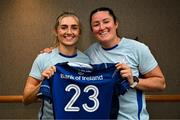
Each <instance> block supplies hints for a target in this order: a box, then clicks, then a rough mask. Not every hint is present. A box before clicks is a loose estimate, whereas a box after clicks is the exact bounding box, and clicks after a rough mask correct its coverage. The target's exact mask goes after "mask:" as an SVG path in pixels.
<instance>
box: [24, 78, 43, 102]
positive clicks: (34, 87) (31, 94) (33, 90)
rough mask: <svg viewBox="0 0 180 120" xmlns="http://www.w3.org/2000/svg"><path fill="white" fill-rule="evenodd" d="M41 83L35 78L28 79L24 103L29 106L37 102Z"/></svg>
mask: <svg viewBox="0 0 180 120" xmlns="http://www.w3.org/2000/svg"><path fill="white" fill-rule="evenodd" d="M40 85H41V82H40V81H39V80H37V79H35V78H33V77H30V76H29V77H28V79H27V81H26V85H25V88H24V92H23V103H24V104H25V105H28V104H30V103H33V102H35V101H37V99H38V98H37V93H38V91H39V88H40Z"/></svg>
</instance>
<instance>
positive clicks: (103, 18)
mask: <svg viewBox="0 0 180 120" xmlns="http://www.w3.org/2000/svg"><path fill="white" fill-rule="evenodd" d="M91 27H92V32H93V34H94V35H95V37H96V38H97V39H98V40H99V41H100V42H102V43H103V42H109V41H112V40H114V39H115V38H116V37H117V33H116V30H117V27H118V23H115V22H114V20H113V17H112V16H111V15H110V14H109V12H108V11H99V12H96V13H95V14H94V15H93V16H92V21H91Z"/></svg>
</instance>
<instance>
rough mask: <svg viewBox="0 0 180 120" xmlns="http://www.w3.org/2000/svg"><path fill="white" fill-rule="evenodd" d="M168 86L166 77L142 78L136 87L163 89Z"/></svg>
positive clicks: (154, 89) (149, 89) (151, 89)
mask: <svg viewBox="0 0 180 120" xmlns="http://www.w3.org/2000/svg"><path fill="white" fill-rule="evenodd" d="M165 87H166V84H165V79H164V77H149V78H140V79H139V83H138V84H137V86H136V87H135V88H136V89H139V90H142V91H150V92H151V91H162V90H164V89H165Z"/></svg>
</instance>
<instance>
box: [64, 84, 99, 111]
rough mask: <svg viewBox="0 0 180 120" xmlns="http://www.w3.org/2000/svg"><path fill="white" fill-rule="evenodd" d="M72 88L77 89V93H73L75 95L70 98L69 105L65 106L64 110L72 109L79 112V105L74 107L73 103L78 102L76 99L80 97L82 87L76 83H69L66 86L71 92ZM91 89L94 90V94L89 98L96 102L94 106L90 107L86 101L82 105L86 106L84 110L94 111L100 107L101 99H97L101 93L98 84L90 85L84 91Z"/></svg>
mask: <svg viewBox="0 0 180 120" xmlns="http://www.w3.org/2000/svg"><path fill="white" fill-rule="evenodd" d="M71 89H74V90H75V94H74V95H73V97H72V98H71V99H70V101H69V102H68V103H67V105H66V106H65V108H64V110H65V111H71V112H78V111H80V108H79V107H77V106H76V107H73V104H74V103H75V102H76V100H77V99H78V97H79V96H80V94H81V89H80V88H79V86H77V85H75V84H69V85H68V86H67V87H66V88H65V91H67V92H70V91H71ZM90 90H92V91H93V95H90V96H89V97H88V98H89V100H91V101H93V102H94V106H92V107H89V106H88V105H87V103H84V104H83V105H82V106H83V108H84V110H86V111H87V112H94V111H96V110H97V109H98V108H99V100H98V99H97V97H98V95H99V90H98V88H97V87H96V86H94V85H88V86H86V87H85V88H84V90H83V92H86V93H87V92H89V91H90Z"/></svg>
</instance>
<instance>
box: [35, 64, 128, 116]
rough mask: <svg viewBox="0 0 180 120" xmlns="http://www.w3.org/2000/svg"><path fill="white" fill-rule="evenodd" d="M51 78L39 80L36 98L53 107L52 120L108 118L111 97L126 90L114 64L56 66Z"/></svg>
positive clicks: (110, 111) (126, 86)
mask: <svg viewBox="0 0 180 120" xmlns="http://www.w3.org/2000/svg"><path fill="white" fill-rule="evenodd" d="M55 66H56V73H55V74H54V75H53V76H52V78H51V79H50V80H49V79H45V80H43V83H42V85H41V88H40V92H39V95H41V96H42V97H43V98H44V100H49V101H50V102H52V104H53V112H54V118H55V119H109V118H110V116H111V114H113V113H112V108H114V107H112V105H113V104H112V103H113V102H114V101H112V99H113V96H114V94H116V95H120V94H124V93H125V92H126V91H127V89H129V84H128V81H127V80H123V79H122V78H121V76H120V75H119V72H118V71H117V70H116V67H115V64H114V63H103V64H96V65H91V66H92V68H90V67H84V66H83V65H81V64H78V65H75V66H74V65H73V66H71V64H68V63H59V64H56V65H55Z"/></svg>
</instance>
